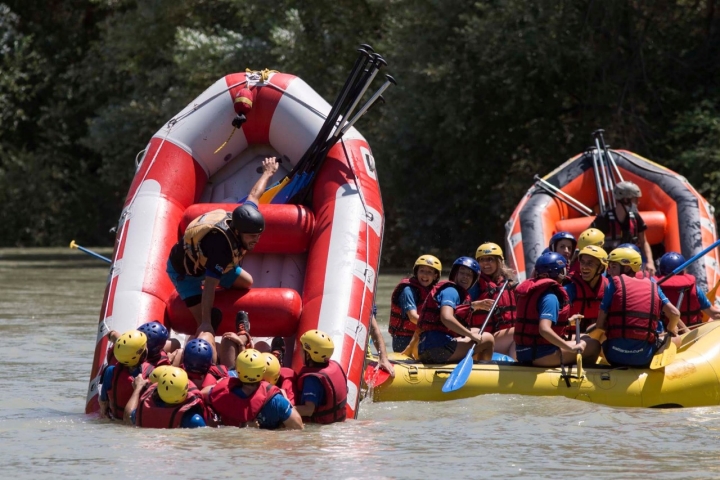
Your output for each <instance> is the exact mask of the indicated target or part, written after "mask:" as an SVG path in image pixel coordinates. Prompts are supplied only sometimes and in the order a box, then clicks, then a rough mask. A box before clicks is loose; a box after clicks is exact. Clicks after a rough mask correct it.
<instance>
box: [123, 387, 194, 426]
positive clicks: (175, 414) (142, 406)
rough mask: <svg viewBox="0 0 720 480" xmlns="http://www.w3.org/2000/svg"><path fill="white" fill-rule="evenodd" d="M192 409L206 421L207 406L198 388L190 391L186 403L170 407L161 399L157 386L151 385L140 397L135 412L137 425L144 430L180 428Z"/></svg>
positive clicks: (192, 388)
mask: <svg viewBox="0 0 720 480" xmlns="http://www.w3.org/2000/svg"><path fill="white" fill-rule="evenodd" d="M192 409H195V410H197V412H198V413H199V414H201V415H202V416H203V419H206V417H205V405H204V404H203V400H202V396H201V395H200V392H199V391H198V389H197V387H194V386H193V387H191V388H190V389H188V396H187V398H186V399H185V401H184V402H182V403H179V404H177V405H169V404H167V403H165V402H163V401H162V400H161V399H160V396H159V395H158V393H157V385H150V386H149V387H148V388H147V389H146V390H145V392H143V393H142V395H141V396H140V402H139V403H138V407H137V410H136V412H135V425H137V426H138V427H143V428H179V427H180V424H181V423H182V419H183V416H184V415H185V413H187V412H189V411H190V410H192Z"/></svg>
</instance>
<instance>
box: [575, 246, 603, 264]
mask: <svg viewBox="0 0 720 480" xmlns="http://www.w3.org/2000/svg"><path fill="white" fill-rule="evenodd" d="M580 255H590V256H591V257H595V258H597V259H598V260H600V264H601V265H602V266H603V267H607V264H608V254H607V252H606V251H605V250H603V249H602V248H601V247H598V246H597V245H587V246H586V247H585V248H583V249H582V250H580V253H579V254H578V257H580Z"/></svg>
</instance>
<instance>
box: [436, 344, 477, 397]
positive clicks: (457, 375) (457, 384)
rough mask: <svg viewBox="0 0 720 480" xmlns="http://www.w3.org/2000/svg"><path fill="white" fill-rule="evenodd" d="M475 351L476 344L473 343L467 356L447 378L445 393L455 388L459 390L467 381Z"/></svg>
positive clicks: (443, 389)
mask: <svg viewBox="0 0 720 480" xmlns="http://www.w3.org/2000/svg"><path fill="white" fill-rule="evenodd" d="M474 352H475V345H473V346H472V348H471V349H470V350H468V353H467V355H465V358H463V359H462V361H461V362H460V363H458V364H457V367H455V369H454V370H453V371H452V373H451V374H450V376H449V377H448V379H447V380H445V385H443V387H442V391H443V392H444V393H450V392H454V391H455V390H459V389H461V388H462V387H463V386H464V385H465V384H466V383H467V381H468V379H469V378H470V373H471V372H472V368H473V353H474Z"/></svg>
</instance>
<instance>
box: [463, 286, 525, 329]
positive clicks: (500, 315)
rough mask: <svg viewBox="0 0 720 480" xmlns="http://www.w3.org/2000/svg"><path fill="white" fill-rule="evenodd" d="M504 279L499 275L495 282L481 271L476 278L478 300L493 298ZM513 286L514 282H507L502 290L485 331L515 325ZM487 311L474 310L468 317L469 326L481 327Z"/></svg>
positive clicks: (495, 296) (515, 306)
mask: <svg viewBox="0 0 720 480" xmlns="http://www.w3.org/2000/svg"><path fill="white" fill-rule="evenodd" d="M504 281H505V278H503V277H499V278H498V281H497V283H495V282H494V281H493V280H492V278H490V277H489V276H488V275H485V274H484V273H481V274H480V278H478V285H479V287H480V296H479V297H478V300H485V299H490V300H495V298H497V294H498V292H499V291H500V289H501V288H502V284H503V282H504ZM515 286H516V285H514V284H511V283H508V286H507V287H505V291H503V294H502V296H501V297H500V300H498V303H497V306H496V307H495V312H493V318H492V321H490V322H488V324H487V326H486V327H485V330H484V331H485V332H488V333H493V332H497V331H500V330H505V329H507V328H512V327H514V326H515V316H516V315H515V314H516V312H517V305H516V302H515V291H514V289H515ZM488 313H489V312H488V311H486V310H475V311H474V312H473V313H472V316H471V317H470V322H469V324H470V327H478V328H479V327H482V325H483V323H485V318H487V314H488Z"/></svg>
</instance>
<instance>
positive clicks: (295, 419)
mask: <svg viewBox="0 0 720 480" xmlns="http://www.w3.org/2000/svg"><path fill="white" fill-rule="evenodd" d="M283 426H284V427H285V428H287V429H288V430H302V429H303V428H305V425H303V421H302V417H301V416H300V414H299V413H298V411H297V410H296V409H294V408H293V409H292V413H291V414H290V417H288V419H287V420H285V421H284V422H283Z"/></svg>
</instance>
